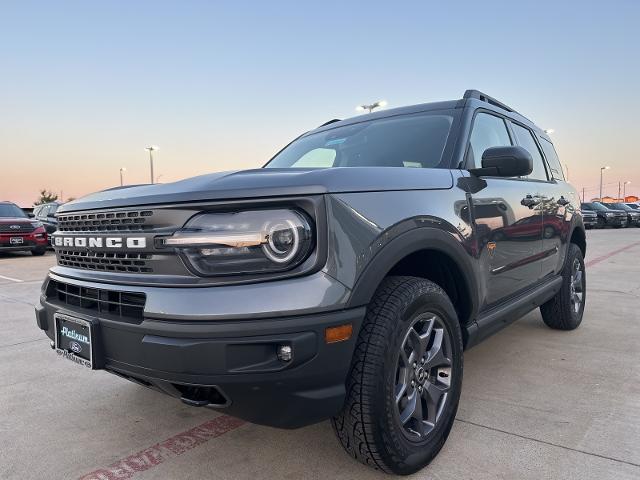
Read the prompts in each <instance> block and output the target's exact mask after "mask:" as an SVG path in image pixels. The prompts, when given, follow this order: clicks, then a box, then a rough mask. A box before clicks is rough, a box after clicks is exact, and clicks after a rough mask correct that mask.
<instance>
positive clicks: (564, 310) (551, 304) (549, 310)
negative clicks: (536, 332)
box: [540, 243, 587, 330]
mask: <svg viewBox="0 0 640 480" xmlns="http://www.w3.org/2000/svg"><path fill="white" fill-rule="evenodd" d="M576 261H577V262H578V264H579V265H580V268H581V271H582V277H583V278H582V292H581V293H582V302H581V305H580V308H579V309H578V311H577V312H576V311H575V309H574V307H573V304H572V302H571V296H572V291H571V279H572V277H573V275H574V270H573V268H574V264H575V262H576ZM586 281H587V279H586V271H585V267H584V259H583V258H582V251H581V250H580V248H579V247H578V246H577V245H576V244H575V243H570V244H569V247H568V251H567V258H566V259H565V262H564V267H563V269H562V287H561V288H560V291H559V292H558V293H556V295H555V296H554V297H553V298H552V299H551V300H549V301H547V302H546V303H544V304H542V305H541V306H540V313H542V320H544V323H545V324H546V325H547V326H548V327H550V328H553V329H556V330H574V329H576V328H578V327H579V326H580V323H581V322H582V315H583V313H584V307H585V304H586V300H587V288H586Z"/></svg>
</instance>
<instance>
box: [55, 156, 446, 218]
mask: <svg viewBox="0 0 640 480" xmlns="http://www.w3.org/2000/svg"><path fill="white" fill-rule="evenodd" d="M452 187H453V177H452V175H451V172H450V171H449V170H445V169H435V168H396V167H343V168H324V169H301V168H285V169H276V168H260V169H255V170H241V171H233V172H221V173H211V174H208V175H201V176H198V177H193V178H188V179H185V180H180V181H178V182H173V183H165V184H155V185H133V186H126V187H117V188H112V189H109V190H104V191H102V192H97V193H92V194H90V195H87V196H85V197H83V198H80V199H78V200H74V201H73V202H69V203H65V204H64V205H63V206H61V207H60V208H59V209H58V212H57V213H68V212H74V211H80V210H91V209H102V208H116V207H129V206H139V205H160V204H167V203H183V202H198V201H207V200H210V201H220V200H232V199H234V200H235V199H250V198H263V197H280V196H294V195H319V194H323V193H345V192H365V191H380V190H430V189H449V188H452Z"/></svg>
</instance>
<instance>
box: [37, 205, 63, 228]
mask: <svg viewBox="0 0 640 480" xmlns="http://www.w3.org/2000/svg"><path fill="white" fill-rule="evenodd" d="M61 205H62V202H51V203H43V204H42V205H38V206H37V207H35V208H34V209H33V216H34V218H35V219H36V220H38V221H40V222H42V224H43V225H44V228H45V229H46V230H47V234H48V235H51V234H52V233H53V232H55V231H56V230H57V229H58V220H57V219H56V216H55V214H56V212H57V211H58V208H60V206H61Z"/></svg>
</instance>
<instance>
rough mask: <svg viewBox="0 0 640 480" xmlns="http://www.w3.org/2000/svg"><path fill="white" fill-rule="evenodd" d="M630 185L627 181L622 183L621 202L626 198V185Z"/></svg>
mask: <svg viewBox="0 0 640 480" xmlns="http://www.w3.org/2000/svg"><path fill="white" fill-rule="evenodd" d="M630 183H631V180H627V181H626V182H624V183H623V184H622V201H623V202H624V201H626V200H625V199H626V198H627V185H629V184H630Z"/></svg>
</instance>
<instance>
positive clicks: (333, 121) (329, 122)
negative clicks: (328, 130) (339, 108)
mask: <svg viewBox="0 0 640 480" xmlns="http://www.w3.org/2000/svg"><path fill="white" fill-rule="evenodd" d="M339 121H340V119H339V118H334V119H331V120H329V121H328V122H324V123H323V124H322V125H320V127H324V126H325V125H329V124H331V123H336V122H339ZM320 127H318V128H320Z"/></svg>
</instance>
